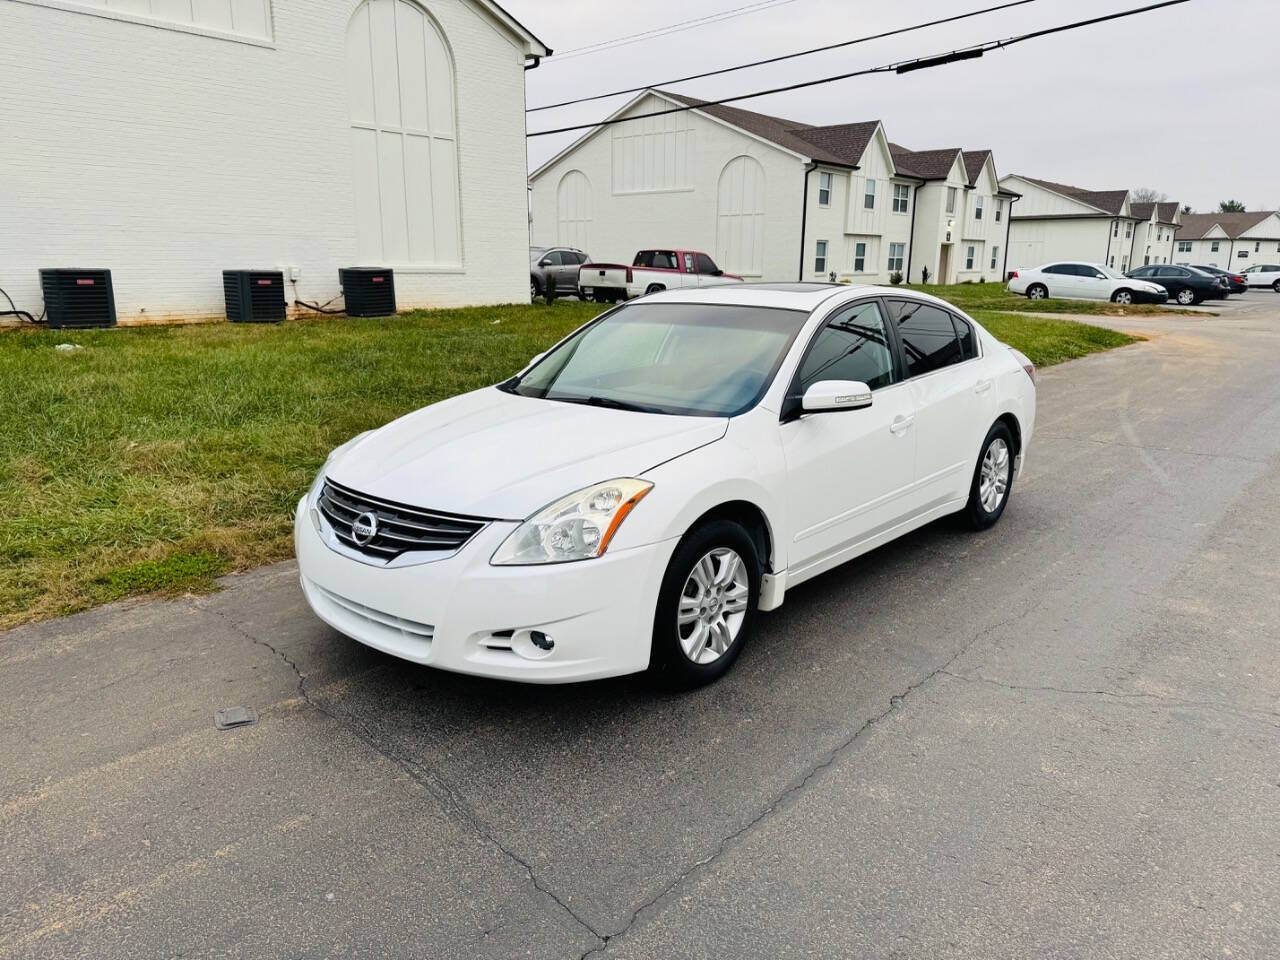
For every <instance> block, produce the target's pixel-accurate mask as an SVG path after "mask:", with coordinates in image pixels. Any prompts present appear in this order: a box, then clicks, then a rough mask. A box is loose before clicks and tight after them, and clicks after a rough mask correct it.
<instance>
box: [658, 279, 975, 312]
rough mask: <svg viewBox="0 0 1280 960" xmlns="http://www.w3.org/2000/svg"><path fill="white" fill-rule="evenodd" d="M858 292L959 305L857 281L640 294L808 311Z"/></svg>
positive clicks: (740, 285)
mask: <svg viewBox="0 0 1280 960" xmlns="http://www.w3.org/2000/svg"><path fill="white" fill-rule="evenodd" d="M860 296H881V297H904V296H905V297H911V298H913V299H917V300H924V301H927V302H930V303H937V304H939V305H941V306H944V307H946V308H947V309H949V310H954V311H956V312H957V313H964V311H963V310H961V309H960V308H959V307H956V306H953V305H952V304H950V303H947V302H946V301H945V300H943V299H941V298H939V297H935V296H931V295H930V294H927V293H921V292H920V291H918V290H911V289H905V288H902V287H882V286H875V285H873V284H858V283H795V282H792V283H726V284H722V285H720V286H715V287H699V288H696V289H687V288H686V289H679V290H663V291H661V292H659V293H651V294H649V295H647V296H645V297H644V301H645V302H646V303H708V304H728V305H741V306H752V307H773V308H775V309H779V310H804V311H806V312H812V311H814V310H816V309H818V308H819V307H820V306H822V305H823V304H824V303H825V302H826V301H828V300H852V299H855V298H856V297H860Z"/></svg>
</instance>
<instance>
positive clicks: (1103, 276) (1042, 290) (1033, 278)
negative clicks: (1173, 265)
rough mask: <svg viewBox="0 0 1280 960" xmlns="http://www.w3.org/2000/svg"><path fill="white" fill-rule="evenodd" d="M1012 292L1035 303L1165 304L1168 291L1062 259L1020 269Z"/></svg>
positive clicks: (1104, 268)
mask: <svg viewBox="0 0 1280 960" xmlns="http://www.w3.org/2000/svg"><path fill="white" fill-rule="evenodd" d="M1008 290H1009V292H1010V293H1019V294H1023V295H1025V296H1027V297H1029V298H1030V299H1032V300H1044V299H1046V298H1047V297H1056V298H1058V299H1061V300H1110V301H1111V302H1113V303H1164V302H1165V301H1166V300H1168V299H1169V292H1168V291H1167V290H1165V288H1164V287H1162V286H1160V285H1159V284H1155V283H1151V282H1150V281H1148V280H1137V279H1134V278H1132V277H1126V276H1125V275H1124V274H1123V273H1116V271H1114V270H1112V269H1111V268H1110V267H1107V266H1105V265H1103V264H1101V263H1085V262H1083V261H1076V260H1060V261H1058V262H1057V263H1046V264H1044V265H1043V266H1040V267H1032V268H1030V269H1028V268H1026V267H1019V268H1018V269H1017V270H1015V271H1014V273H1013V276H1012V278H1011V279H1010V280H1009V286H1008Z"/></svg>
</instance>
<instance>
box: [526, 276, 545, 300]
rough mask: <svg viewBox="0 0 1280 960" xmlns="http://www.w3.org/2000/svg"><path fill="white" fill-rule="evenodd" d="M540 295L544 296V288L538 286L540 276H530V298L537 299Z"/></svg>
mask: <svg viewBox="0 0 1280 960" xmlns="http://www.w3.org/2000/svg"><path fill="white" fill-rule="evenodd" d="M540 296H542V288H541V287H540V286H538V278H537V277H530V278H529V299H530V300H537V299H538V298H539V297H540Z"/></svg>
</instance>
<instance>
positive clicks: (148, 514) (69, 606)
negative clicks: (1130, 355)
mask: <svg viewBox="0 0 1280 960" xmlns="http://www.w3.org/2000/svg"><path fill="white" fill-rule="evenodd" d="M962 290H963V288H960V287H950V288H946V289H945V293H946V294H947V295H948V296H952V295H954V294H956V292H957V291H962ZM964 292H966V293H967V292H969V291H964ZM952 298H953V299H954V300H956V302H957V303H958V304H961V305H963V302H964V301H963V300H962V299H961V298H960V297H959V296H952ZM1015 299H1016V298H1015ZM1022 303H1023V304H1025V301H1022ZM1042 306H1043V304H1040V305H1037V309H1039V308H1040V307H1042ZM600 309H601V308H600V307H598V306H596V305H594V304H584V303H578V302H577V301H573V300H561V301H558V302H557V303H556V304H555V305H554V306H552V307H546V306H544V305H540V304H538V305H532V306H530V305H512V306H502V307H486V308H471V309H464V310H434V311H433V310H421V311H416V312H413V313H408V314H404V315H402V316H399V317H396V318H394V319H390V320H356V319H349V318H346V317H338V318H333V317H319V318H315V319H308V320H296V321H288V322H286V323H284V324H281V325H278V326H249V325H231V324H212V325H207V326H183V327H159V328H144V329H119V330H102V331H43V330H31V329H15V330H9V331H5V332H0V383H3V385H4V389H3V392H2V393H0V423H3V425H4V426H3V433H2V434H0V517H3V518H4V519H3V522H0V560H2V561H3V563H2V564H0V626H12V625H14V624H17V623H20V622H24V621H28V620H34V619H40V618H44V617H49V616H53V615H57V614H61V613H67V612H70V611H73V610H78V609H82V608H84V607H87V606H91V605H94V604H97V603H102V602H105V601H108V600H113V599H117V598H120V597H124V596H130V595H136V594H143V593H152V592H180V591H185V590H204V589H209V588H210V586H211V585H212V582H213V580H214V578H216V577H218V576H221V575H222V574H224V573H227V572H229V571H232V570H236V569H243V568H246V567H250V566H253V565H256V564H260V563H265V562H268V561H272V560H278V559H281V558H283V557H287V556H289V555H290V553H291V545H290V521H291V518H292V510H293V505H294V503H295V502H296V501H297V498H298V497H299V496H300V495H301V494H302V493H303V492H304V491H305V490H306V489H307V487H308V486H309V485H310V483H311V479H312V477H313V476H314V475H315V472H316V470H317V469H318V468H319V466H320V464H321V462H322V461H323V460H324V457H325V455H326V454H327V453H328V451H329V450H330V449H332V448H333V447H334V446H336V445H337V444H339V443H340V442H342V441H344V440H346V439H347V438H349V437H351V436H353V435H354V434H356V433H359V432H360V431H362V430H367V429H369V428H370V427H375V426H378V425H380V424H383V423H386V422H387V421H389V420H391V419H392V418H394V417H396V416H399V415H400V414H403V413H405V412H407V411H409V410H413V409H415V408H417V407H421V406H423V405H425V404H428V403H432V402H434V401H437V400H441V399H443V398H445V397H449V396H452V395H454V394H457V393H461V392H463V391H465V390H470V389H473V388H475V387H479V386H482V385H484V384H490V383H495V382H497V381H499V380H502V379H504V378H506V377H507V376H509V375H510V374H512V373H513V372H515V371H516V370H518V369H519V368H520V367H521V366H523V365H524V363H525V362H526V361H527V360H528V359H529V358H530V357H531V356H533V355H534V354H535V353H538V352H540V351H542V350H544V349H545V348H546V347H547V346H549V345H550V344H551V343H553V342H554V341H556V340H557V339H559V338H560V337H562V336H563V335H564V334H565V333H567V332H568V331H570V330H572V329H573V328H574V327H576V326H577V325H579V324H580V323H582V322H583V321H585V320H587V319H589V318H591V317H593V316H595V315H596V314H597V313H598V312H599V310H600ZM970 312H971V313H973V314H974V315H975V317H976V318H977V319H978V320H979V321H980V322H983V323H984V324H987V325H988V326H989V327H990V329H991V330H992V332H993V333H995V334H996V335H997V336H1000V337H1001V338H1003V339H1005V340H1006V341H1007V342H1009V343H1010V344H1012V345H1013V346H1016V347H1018V348H1019V349H1020V350H1022V351H1023V352H1024V353H1026V354H1027V355H1028V356H1030V357H1031V358H1032V359H1033V360H1034V361H1035V362H1036V363H1037V364H1041V365H1044V364H1050V363H1057V362H1059V361H1061V360H1066V359H1069V358H1071V357H1077V356H1082V355H1084V354H1086V353H1090V352H1093V351H1096V350H1103V349H1107V348H1110V347H1115V346H1120V345H1122V344H1125V343H1131V342H1133V339H1134V338H1131V337H1127V336H1125V335H1124V334H1120V333H1114V332H1112V331H1109V330H1102V329H1099V328H1097V327H1092V326H1088V325H1085V324H1080V323H1072V322H1069V321H1057V320H1047V319H1043V318H1034V317H1019V316H1017V315H1015V314H1011V313H1008V312H995V313H993V312H990V311H989V310H984V309H977V308H975V309H972V310H971V311H970ZM60 343H74V344H78V345H80V346H81V347H82V349H79V350H74V351H58V350H55V349H54V347H55V345H57V344H60Z"/></svg>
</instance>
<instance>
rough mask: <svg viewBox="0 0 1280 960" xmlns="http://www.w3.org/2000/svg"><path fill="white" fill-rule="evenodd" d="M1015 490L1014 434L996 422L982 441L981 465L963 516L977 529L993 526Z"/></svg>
mask: <svg viewBox="0 0 1280 960" xmlns="http://www.w3.org/2000/svg"><path fill="white" fill-rule="evenodd" d="M1012 489H1013V434H1011V433H1010V432H1009V428H1008V427H1007V426H1005V424H1003V423H997V424H996V425H995V426H993V427H992V428H991V430H990V431H988V433H987V438H986V440H984V441H983V442H982V453H981V455H980V456H979V457H978V466H977V467H976V468H975V469H974V471H973V483H972V484H970V486H969V502H968V504H966V505H965V509H964V513H965V516H966V517H967V519H968V520H969V524H970V525H971V526H972V527H973V529H975V530H985V529H987V528H988V527H990V526H994V525H995V522H996V521H997V520H999V519H1000V516H1001V514H1003V513H1004V508H1005V505H1006V504H1008V502H1009V492H1010V491H1011V490H1012Z"/></svg>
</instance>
